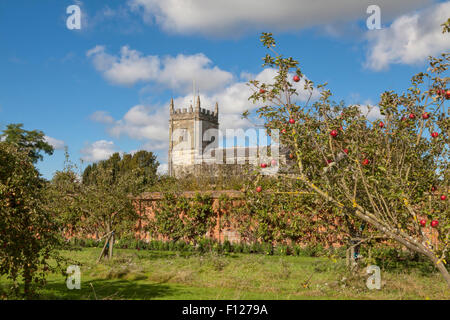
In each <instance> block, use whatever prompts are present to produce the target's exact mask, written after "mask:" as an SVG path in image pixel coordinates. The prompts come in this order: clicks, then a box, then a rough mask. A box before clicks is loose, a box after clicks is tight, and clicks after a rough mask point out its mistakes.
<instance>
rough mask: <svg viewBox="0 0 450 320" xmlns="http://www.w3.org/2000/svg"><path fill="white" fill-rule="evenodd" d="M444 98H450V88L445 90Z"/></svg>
mask: <svg viewBox="0 0 450 320" xmlns="http://www.w3.org/2000/svg"><path fill="white" fill-rule="evenodd" d="M445 99H447V100H449V99H450V90H447V91H446V92H445Z"/></svg>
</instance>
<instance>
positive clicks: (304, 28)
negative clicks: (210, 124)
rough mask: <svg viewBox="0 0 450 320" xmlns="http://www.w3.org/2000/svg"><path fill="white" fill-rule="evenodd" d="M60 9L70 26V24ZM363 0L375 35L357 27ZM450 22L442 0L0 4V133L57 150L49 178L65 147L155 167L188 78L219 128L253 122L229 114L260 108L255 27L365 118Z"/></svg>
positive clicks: (49, 160) (261, 74)
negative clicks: (252, 85) (151, 162)
mask: <svg viewBox="0 0 450 320" xmlns="http://www.w3.org/2000/svg"><path fill="white" fill-rule="evenodd" d="M71 5H77V6H78V7H79V8H80V13H81V19H80V22H81V24H80V27H81V28H80V29H69V28H68V25H67V20H68V19H69V18H70V16H71V14H72V11H70V12H69V13H67V8H68V7H69V6H71ZM370 5H377V6H378V8H379V9H380V11H379V12H380V21H381V25H380V29H373V28H372V29H369V28H368V25H367V20H368V18H369V17H371V16H372V14H373V11H369V13H368V12H367V9H368V7H369V6H370ZM449 17H450V1H433V0H396V1H392V0H381V1H376V0H373V1H365V0H340V1H335V0H316V1H309V0H280V1H267V0H245V1H243V0H215V1H210V0H196V1H193V0H128V1H123V0H122V1H117V0H108V1H100V0H96V1H92V0H91V1H88V0H84V1H77V0H41V1H29V0H14V1H13V0H3V1H1V2H0V48H1V50H0V130H3V129H4V128H5V126H6V125H7V124H9V123H23V124H24V128H25V129H27V130H34V129H38V130H42V131H43V132H44V133H45V135H46V139H47V141H48V142H49V143H50V144H52V145H53V146H54V148H55V152H54V154H53V155H51V156H47V155H46V156H45V157H44V161H41V162H39V164H38V168H39V170H40V172H41V173H42V175H43V176H44V177H45V178H48V179H51V177H52V176H53V174H54V172H55V171H56V170H61V169H62V168H63V166H64V147H67V148H68V151H69V154H70V158H71V160H72V161H73V162H75V163H77V164H79V166H80V167H81V168H83V167H84V166H86V165H87V164H90V163H92V162H96V161H100V160H103V159H106V158H108V157H109V156H110V155H111V154H112V153H114V152H126V153H133V152H135V151H137V150H142V149H144V150H148V151H152V152H154V153H155V154H156V155H157V158H158V161H159V162H160V163H161V166H160V172H165V170H167V150H168V144H169V143H168V137H169V135H168V119H169V102H170V99H171V98H172V97H173V99H174V101H175V108H186V107H188V106H189V104H190V101H192V98H193V81H195V87H196V89H195V90H196V91H198V93H199V95H200V98H201V101H202V107H203V108H207V109H210V110H214V104H215V102H216V101H217V102H218V104H219V113H220V116H219V122H220V128H221V129H225V128H244V129H245V128H249V127H251V126H252V124H251V123H249V122H248V121H246V120H244V119H242V118H241V117H240V115H241V114H242V112H243V111H245V110H250V111H252V110H253V111H254V110H256V109H257V107H258V105H254V104H252V103H251V102H249V101H248V97H249V96H250V94H251V92H250V91H249V90H250V89H249V88H248V86H247V85H246V83H247V82H248V81H249V80H251V79H258V80H261V81H266V82H270V81H271V80H272V79H273V76H274V75H275V72H274V70H271V69H263V68H262V66H261V65H262V57H264V56H265V54H266V53H267V51H266V49H265V48H264V47H263V46H262V45H261V43H260V41H259V37H260V35H261V32H272V33H273V34H274V36H275V39H276V41H277V50H278V51H279V52H280V53H282V54H283V55H284V56H292V57H294V58H295V59H296V60H298V61H299V62H300V67H301V70H302V72H303V73H304V74H305V75H306V77H307V78H308V79H310V80H312V81H314V82H315V83H324V82H328V88H329V89H331V91H332V92H333V95H334V99H335V100H336V101H341V100H343V101H344V102H345V103H346V104H360V105H361V109H362V110H367V108H366V107H365V106H366V105H370V106H373V107H374V109H373V110H372V111H371V115H370V116H371V117H372V118H376V117H377V116H379V113H378V111H377V107H376V105H377V103H378V101H379V97H380V94H381V93H382V92H384V91H386V90H395V91H398V92H403V91H405V90H406V89H407V88H408V87H409V84H410V82H409V81H410V78H411V76H412V75H413V74H415V73H418V72H421V71H425V70H426V68H427V57H428V56H430V55H438V54H440V53H442V52H448V51H449V49H450V40H448V39H449V38H448V36H447V37H445V35H443V34H442V33H441V27H440V24H442V23H443V22H444V21H446V20H447V19H448V18H449ZM71 21H72V20H71ZM370 21H373V20H370ZM298 88H299V90H300V91H301V83H299V84H298ZM196 94H197V93H196ZM305 97H306V96H305V95H304V94H302V92H300V95H299V98H298V100H297V103H299V104H300V105H301V104H302V102H303V103H304V102H305Z"/></svg>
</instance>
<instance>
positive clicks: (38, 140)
mask: <svg viewBox="0 0 450 320" xmlns="http://www.w3.org/2000/svg"><path fill="white" fill-rule="evenodd" d="M22 127H23V124H22V123H18V124H8V125H7V126H6V129H5V130H3V133H2V134H1V135H0V141H5V142H8V143H11V144H14V145H16V146H17V148H18V149H19V150H24V151H26V152H27V153H28V156H29V157H30V159H31V160H32V161H33V163H36V162H37V161H38V160H42V159H43V156H42V154H41V152H45V153H47V154H48V155H52V154H53V151H54V150H53V147H52V146H51V145H50V144H48V143H47V142H46V140H45V135H44V133H43V132H42V131H39V130H32V131H27V130H24V129H23V128H22Z"/></svg>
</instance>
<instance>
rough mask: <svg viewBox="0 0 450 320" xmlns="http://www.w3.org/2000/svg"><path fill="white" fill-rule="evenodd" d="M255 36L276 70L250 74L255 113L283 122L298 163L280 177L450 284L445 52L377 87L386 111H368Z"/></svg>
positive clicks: (270, 122)
mask: <svg viewBox="0 0 450 320" xmlns="http://www.w3.org/2000/svg"><path fill="white" fill-rule="evenodd" d="M261 42H262V43H263V45H264V46H265V47H266V48H268V49H270V50H271V51H272V53H274V54H275V56H272V55H271V54H267V55H266V57H265V58H264V64H263V66H269V67H272V68H276V69H277V70H278V74H277V76H276V77H275V78H274V82H273V83H269V84H267V83H260V82H258V81H250V83H249V84H250V85H251V87H252V88H253V89H254V94H253V95H252V96H251V97H250V99H251V100H253V101H254V102H263V103H265V105H264V106H262V107H261V108H259V109H258V110H257V114H258V115H259V117H261V118H263V119H264V120H265V122H266V124H267V128H268V131H270V130H272V129H279V130H280V131H282V130H283V129H284V130H285V131H282V132H285V133H282V134H281V138H280V139H281V143H282V144H283V145H285V146H288V147H289V148H290V149H291V150H292V154H293V155H294V158H295V161H296V164H297V168H296V172H295V173H292V174H283V173H280V174H279V177H283V178H284V179H286V180H290V179H294V180H298V181H299V182H301V184H302V186H303V188H306V189H309V190H311V191H312V192H314V193H316V194H317V196H318V197H320V198H321V199H322V201H325V202H327V203H328V204H330V205H332V206H334V207H335V208H336V209H338V210H336V211H337V212H340V214H341V215H343V216H349V217H353V218H354V219H356V222H360V223H361V224H362V223H364V224H367V225H369V226H371V227H372V231H371V235H370V237H379V236H385V237H388V238H390V239H393V240H395V241H397V242H398V243H400V244H402V245H404V246H405V247H407V248H408V249H409V250H412V251H414V252H417V253H419V254H422V255H424V256H426V257H427V258H428V259H429V260H430V261H432V262H433V263H434V265H435V266H436V267H437V268H438V270H439V271H440V272H441V274H442V275H443V277H444V278H445V280H446V281H447V283H448V284H449V286H450V276H449V273H448V270H447V268H446V267H445V264H446V257H447V258H448V246H449V241H450V240H449V237H450V210H449V204H448V188H449V177H450V173H449V163H448V159H449V158H450V157H449V156H450V155H449V147H448V146H449V132H450V123H449V117H448V115H449V113H448V102H446V100H448V99H450V92H449V90H447V89H446V86H447V82H448V79H449V78H448V77H446V76H445V72H447V69H448V65H449V61H450V56H449V54H445V53H444V54H442V55H441V56H440V57H438V58H430V68H429V70H428V72H429V73H423V72H422V73H419V74H417V75H416V76H414V77H413V78H412V85H411V87H410V88H409V89H408V91H407V92H406V93H404V94H402V95H398V94H396V93H394V92H392V91H388V92H385V93H383V94H382V96H381V101H380V102H379V107H380V111H381V114H382V115H383V117H384V118H383V119H381V120H376V121H370V120H369V119H367V117H366V116H365V115H363V114H361V111H360V108H359V107H358V106H348V107H347V106H344V105H343V104H338V103H334V102H332V101H331V99H330V97H331V92H330V91H329V90H326V89H325V88H324V87H325V86H324V85H317V86H315V85H314V83H313V82H312V81H310V80H309V79H306V78H305V77H304V75H303V74H302V72H301V70H300V68H299V67H298V61H296V60H294V59H293V58H284V57H283V56H282V55H280V54H278V53H277V52H276V51H275V50H274V49H273V48H274V47H275V40H274V39H273V37H272V35H271V34H270V33H263V35H262V37H261ZM291 77H292V78H291ZM302 78H303V81H304V90H305V91H307V92H308V93H309V99H308V101H307V102H306V103H305V104H304V105H303V106H299V105H297V104H296V103H294V96H295V95H296V94H297V90H296V88H295V87H294V85H293V82H299V81H300V80H302ZM291 79H292V80H291ZM260 89H264V90H260ZM313 94H317V95H318V96H319V97H318V98H317V99H315V101H312V100H313ZM310 102H311V103H312V104H311V105H310ZM369 108H370V106H369ZM255 181H257V180H255ZM436 240H437V241H436Z"/></svg>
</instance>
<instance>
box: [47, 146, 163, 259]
mask: <svg viewBox="0 0 450 320" xmlns="http://www.w3.org/2000/svg"><path fill="white" fill-rule="evenodd" d="M67 158H68V156H67V155H66V160H67ZM158 165H159V163H158V162H157V161H156V157H155V155H154V154H153V153H152V152H147V151H139V152H136V153H135V154H133V155H128V154H124V155H123V156H121V155H120V154H119V153H115V154H113V155H112V156H111V157H110V158H109V159H107V160H104V161H100V162H98V163H94V164H91V165H88V166H87V167H86V169H85V170H84V171H83V173H82V174H81V177H82V178H81V179H79V178H78V175H77V173H76V170H77V169H76V166H74V165H73V164H71V163H70V161H66V166H65V169H64V170H63V171H60V172H57V173H56V174H55V175H54V177H53V179H52V181H51V187H50V188H49V195H50V197H51V198H52V199H54V201H53V203H54V204H55V205H56V204H57V205H58V206H59V208H55V210H58V212H59V217H60V221H61V225H62V226H64V232H65V233H66V234H68V235H71V236H73V235H80V236H94V235H95V236H97V238H102V239H103V238H106V241H105V247H104V250H102V253H101V256H100V258H102V257H103V256H107V257H108V258H111V257H112V255H113V247H114V240H115V238H116V236H117V235H120V234H124V233H131V232H133V230H134V229H135V227H136V223H137V221H138V218H139V215H138V213H137V212H136V208H135V207H134V204H133V202H132V197H133V196H136V195H138V194H139V193H141V192H142V191H143V190H145V188H147V187H149V186H151V185H153V183H154V182H155V181H156V180H157V176H156V171H157V168H158Z"/></svg>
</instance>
